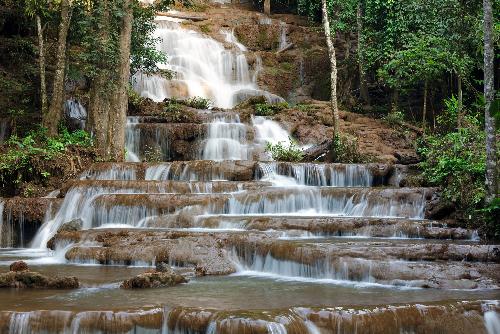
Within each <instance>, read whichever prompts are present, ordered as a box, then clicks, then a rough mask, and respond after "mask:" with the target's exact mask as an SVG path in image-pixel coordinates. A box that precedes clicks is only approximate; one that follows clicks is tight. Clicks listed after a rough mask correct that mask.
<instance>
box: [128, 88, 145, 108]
mask: <svg viewBox="0 0 500 334" xmlns="http://www.w3.org/2000/svg"><path fill="white" fill-rule="evenodd" d="M127 92H128V103H130V104H131V105H132V106H134V107H138V106H139V105H140V104H141V102H142V101H143V100H144V98H143V97H142V96H140V95H139V94H138V93H137V92H136V91H135V90H133V89H132V87H129V88H128V91H127Z"/></svg>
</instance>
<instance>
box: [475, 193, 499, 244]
mask: <svg viewBox="0 0 500 334" xmlns="http://www.w3.org/2000/svg"><path fill="white" fill-rule="evenodd" d="M477 213H478V214H479V215H481V218H482V220H483V221H484V226H483V230H484V232H485V233H486V235H488V236H489V237H491V238H495V239H500V221H499V219H498V217H500V197H496V198H495V199H493V201H492V202H491V203H490V204H489V205H487V206H486V207H485V208H483V209H480V210H478V211H477Z"/></svg>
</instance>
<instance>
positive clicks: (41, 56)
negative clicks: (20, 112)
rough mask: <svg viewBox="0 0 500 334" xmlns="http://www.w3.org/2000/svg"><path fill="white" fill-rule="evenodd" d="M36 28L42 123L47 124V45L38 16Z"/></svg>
mask: <svg viewBox="0 0 500 334" xmlns="http://www.w3.org/2000/svg"><path fill="white" fill-rule="evenodd" d="M36 28H37V34H38V49H39V50H38V53H39V56H38V65H39V68H40V101H41V104H42V122H43V123H46V122H47V120H46V118H47V109H48V102H47V84H46V82H45V44H44V40H43V28H42V20H41V19H40V16H39V15H37V16H36Z"/></svg>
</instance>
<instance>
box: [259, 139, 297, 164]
mask: <svg viewBox="0 0 500 334" xmlns="http://www.w3.org/2000/svg"><path fill="white" fill-rule="evenodd" d="M266 152H269V153H271V157H272V158H273V159H274V160H276V161H290V162H297V161H301V160H302V159H303V158H304V153H303V152H302V150H301V149H300V147H298V146H297V143H296V142H295V141H294V140H292V139H290V145H289V146H285V145H284V144H283V143H282V142H279V143H277V144H272V143H269V142H268V143H266Z"/></svg>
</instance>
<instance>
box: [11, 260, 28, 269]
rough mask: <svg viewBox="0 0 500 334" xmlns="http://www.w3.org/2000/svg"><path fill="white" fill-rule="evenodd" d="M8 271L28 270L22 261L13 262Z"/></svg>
mask: <svg viewBox="0 0 500 334" xmlns="http://www.w3.org/2000/svg"><path fill="white" fill-rule="evenodd" d="M9 269H10V271H26V270H29V268H28V265H27V264H26V262H24V261H16V262H13V263H12V264H11V265H10V267H9Z"/></svg>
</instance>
